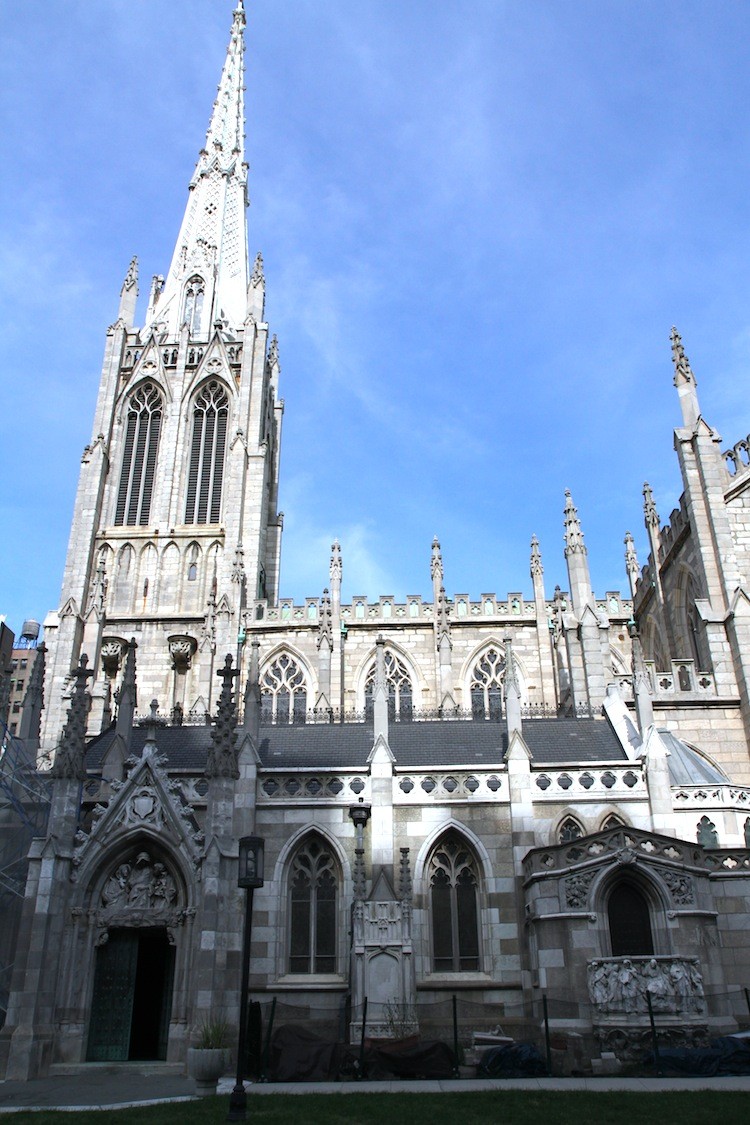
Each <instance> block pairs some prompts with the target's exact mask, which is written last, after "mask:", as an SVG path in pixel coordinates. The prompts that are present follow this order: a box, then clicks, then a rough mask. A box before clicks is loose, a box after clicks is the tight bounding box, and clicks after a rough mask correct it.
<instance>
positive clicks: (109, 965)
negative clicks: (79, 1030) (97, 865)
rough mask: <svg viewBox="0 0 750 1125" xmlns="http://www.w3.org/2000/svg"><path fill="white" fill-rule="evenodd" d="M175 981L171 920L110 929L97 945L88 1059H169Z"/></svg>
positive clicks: (99, 1060) (97, 1060)
mask: <svg viewBox="0 0 750 1125" xmlns="http://www.w3.org/2000/svg"><path fill="white" fill-rule="evenodd" d="M173 981H174V946H172V945H170V944H169V939H168V936H167V928H166V926H148V927H145V928H143V929H128V928H126V927H117V928H114V929H111V930H109V931H108V937H107V941H106V942H105V944H104V945H100V946H99V947H98V949H97V951H96V966H95V970H94V994H93V999H92V1004H91V1020H90V1023H89V1039H88V1051H87V1055H86V1058H87V1061H88V1062H125V1061H127V1060H129V1059H166V1057H167V1040H168V1038H169V1017H170V1013H171V1009H172V985H173Z"/></svg>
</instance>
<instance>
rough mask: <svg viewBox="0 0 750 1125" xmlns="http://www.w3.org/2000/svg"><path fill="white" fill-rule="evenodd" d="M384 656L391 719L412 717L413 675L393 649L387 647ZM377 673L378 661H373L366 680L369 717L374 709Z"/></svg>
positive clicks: (366, 709) (366, 700)
mask: <svg viewBox="0 0 750 1125" xmlns="http://www.w3.org/2000/svg"><path fill="white" fill-rule="evenodd" d="M383 656H384V659H383V663H384V665H385V668H384V671H385V689H386V692H387V693H388V715H389V716H390V718H391V719H399V718H401V719H408V718H411V715H412V711H413V706H414V704H413V692H412V686H411V676H410V675H409V672H408V669H407V667H406V665H405V664H404V662H403V660H400V659H399V658H398V656H396V654H395V652H392V651H391V649H389V648H387V649H386V650H385V652H384V654H383ZM376 673H377V661H373V665H372V667H371V668H370V671H369V672H368V674H367V679H366V680H365V714H366V715H367V717H368V718H369V717H371V715H372V711H373V704H374V699H375V676H376Z"/></svg>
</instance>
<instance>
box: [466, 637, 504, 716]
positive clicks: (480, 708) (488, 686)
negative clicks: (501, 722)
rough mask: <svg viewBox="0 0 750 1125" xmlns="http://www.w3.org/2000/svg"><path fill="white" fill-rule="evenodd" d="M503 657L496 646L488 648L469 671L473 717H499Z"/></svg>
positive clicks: (500, 713) (500, 710)
mask: <svg viewBox="0 0 750 1125" xmlns="http://www.w3.org/2000/svg"><path fill="white" fill-rule="evenodd" d="M504 676H505V657H504V656H503V654H502V653H501V652H500V650H499V649H497V648H488V649H487V651H486V652H484V653H483V654H482V655H481V656H480V658H479V660H477V662H476V664H475V665H474V667H473V669H472V673H471V684H470V686H469V691H470V694H471V714H472V717H473V718H475V719H500V718H501V717H502V713H503V678H504Z"/></svg>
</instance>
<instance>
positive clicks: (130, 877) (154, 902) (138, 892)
mask: <svg viewBox="0 0 750 1125" xmlns="http://www.w3.org/2000/svg"><path fill="white" fill-rule="evenodd" d="M179 897H180V896H179V892H178V889H177V883H176V882H175V879H174V877H173V876H172V875H171V874H170V872H169V871H168V870H167V868H166V866H165V864H163V863H162V862H161V861H160V860H157V859H154V858H153V856H152V854H151V852H149V851H147V850H146V849H141V850H138V851H134V852H133V853H132V854H131V855H130V857H129V858H128V859H127V860H126V861H124V862H120V863H118V864H117V865H116V866H115V867H113V869H112V871H111V873H110V875H109V876H108V877H107V879H106V880H105V882H104V886H103V888H102V891H101V898H100V902H99V909H98V916H97V922H98V924H99V925H100V926H113V925H123V926H149V925H151V926H153V925H155V924H157V923H159V922H168V923H170V924H172V925H176V924H177V923H178V922H179V920H180V909H179V907H180V903H179Z"/></svg>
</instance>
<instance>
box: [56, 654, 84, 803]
mask: <svg viewBox="0 0 750 1125" xmlns="http://www.w3.org/2000/svg"><path fill="white" fill-rule="evenodd" d="M88 663H89V658H88V656H86V653H85V652H84V653H83V654H82V656H81V660H80V663H79V665H78V667H77V668H74V669H73V678H74V680H75V684H74V685H73V694H72V695H71V697H70V707H69V708H68V721H67V723H66V724H65V729H64V730H63V732H62V738H61V739H60V745H59V746H58V748H57V751H56V752H55V761H54V763H53V765H52V769H51V770H50V776H51V777H59V778H65V779H67V780H70V781H83V779H84V778H85V777H86V767H85V766H84V763H83V759H84V756H85V754H86V719H87V717H88V713H89V708H90V707H91V696H90V695H89V692H88V689H87V687H86V681H87V680H88V679H89V678H90V677H91V676H93V674H94V673H93V672H92V671H91V670H90V669H89V667H88Z"/></svg>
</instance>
